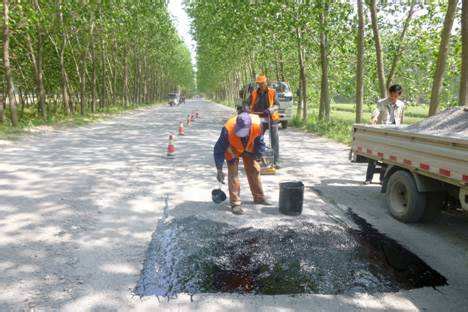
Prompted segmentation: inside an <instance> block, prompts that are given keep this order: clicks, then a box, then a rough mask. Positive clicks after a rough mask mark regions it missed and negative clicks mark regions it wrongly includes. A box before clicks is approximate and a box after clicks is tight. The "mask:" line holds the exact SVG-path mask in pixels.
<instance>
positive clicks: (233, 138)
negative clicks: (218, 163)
mask: <svg viewBox="0 0 468 312" xmlns="http://www.w3.org/2000/svg"><path fill="white" fill-rule="evenodd" d="M250 118H252V124H251V126H250V133H249V139H248V141H247V146H246V147H245V148H244V144H242V141H241V138H239V137H238V136H237V135H236V131H235V129H236V119H237V116H234V117H232V118H230V119H229V120H228V121H227V122H226V124H225V125H224V127H225V128H226V130H227V132H228V139H229V148H228V150H227V151H226V152H225V153H224V156H225V158H226V160H232V159H234V158H239V157H241V156H242V154H243V153H244V152H249V153H254V152H255V151H254V142H255V139H256V138H257V137H259V136H261V135H262V124H261V122H260V117H258V116H257V115H253V114H250Z"/></svg>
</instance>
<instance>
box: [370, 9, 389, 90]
mask: <svg viewBox="0 0 468 312" xmlns="http://www.w3.org/2000/svg"><path fill="white" fill-rule="evenodd" d="M369 9H370V13H371V21H372V31H373V32H374V44H375V53H376V56H377V76H378V78H379V89H380V97H381V98H385V97H386V96H387V89H386V88H385V72H384V63H383V51H382V42H381V40H380V31H379V24H378V19H377V5H376V0H370V2H369Z"/></svg>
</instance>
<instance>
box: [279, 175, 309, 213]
mask: <svg viewBox="0 0 468 312" xmlns="http://www.w3.org/2000/svg"><path fill="white" fill-rule="evenodd" d="M303 202H304V184H303V183H302V182H300V181H297V182H283V183H280V192H279V211H280V212H281V213H282V214H285V215H288V216H298V215H300V214H301V213H302V203H303Z"/></svg>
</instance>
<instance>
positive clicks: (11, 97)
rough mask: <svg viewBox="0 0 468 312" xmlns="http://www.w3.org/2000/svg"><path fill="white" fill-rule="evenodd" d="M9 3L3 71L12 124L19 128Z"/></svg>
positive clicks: (5, 6)
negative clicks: (14, 90) (13, 75)
mask: <svg viewBox="0 0 468 312" xmlns="http://www.w3.org/2000/svg"><path fill="white" fill-rule="evenodd" d="M8 19H9V1H8V0H3V70H4V72H5V80H6V83H7V90H6V91H7V95H8V98H9V104H10V112H11V124H12V125H13V127H17V126H18V113H17V110H16V97H15V94H14V92H13V77H12V75H11V67H10V26H9V20H8Z"/></svg>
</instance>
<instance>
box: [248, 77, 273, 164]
mask: <svg viewBox="0 0 468 312" xmlns="http://www.w3.org/2000/svg"><path fill="white" fill-rule="evenodd" d="M255 82H256V83H257V88H256V89H254V90H253V91H252V93H251V94H250V96H249V98H248V100H247V103H248V104H249V105H250V112H251V113H253V114H256V115H259V116H260V117H263V118H270V120H271V132H270V134H271V145H272V146H271V147H272V148H273V152H274V157H273V164H274V165H275V167H276V168H277V169H278V168H279V136H278V127H279V120H280V116H279V113H278V109H279V101H278V97H277V95H276V90H275V89H272V88H269V87H268V84H267V82H268V81H267V77H266V76H265V75H260V76H258V77H257V79H256V81H255ZM268 127H269V125H268V119H267V121H266V122H263V132H265V131H266V130H267V129H268Z"/></svg>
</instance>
